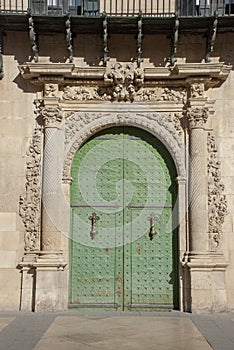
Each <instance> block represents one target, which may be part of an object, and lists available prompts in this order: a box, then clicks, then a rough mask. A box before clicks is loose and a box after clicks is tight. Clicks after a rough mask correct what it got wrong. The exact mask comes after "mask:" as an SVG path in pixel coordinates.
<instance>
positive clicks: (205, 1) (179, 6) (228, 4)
mask: <svg viewBox="0 0 234 350" xmlns="http://www.w3.org/2000/svg"><path fill="white" fill-rule="evenodd" d="M28 12H30V13H31V14H32V15H33V16H55V17H56V16H64V15H66V14H67V13H70V15H71V16H72V17H100V15H101V14H102V13H103V12H105V13H106V14H107V15H108V16H110V17H136V16H138V14H139V12H141V13H142V15H143V17H163V18H165V17H174V15H175V13H177V14H178V16H179V17H210V16H213V15H214V14H215V13H217V14H218V15H219V16H230V15H232V14H234V0H229V1H228V0H0V15H1V14H4V15H12V14H15V15H24V14H27V13H28Z"/></svg>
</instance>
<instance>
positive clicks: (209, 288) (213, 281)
mask: <svg viewBox="0 0 234 350" xmlns="http://www.w3.org/2000/svg"><path fill="white" fill-rule="evenodd" d="M189 260H190V261H189V262H188V263H187V266H188V268H189V270H190V293H191V309H190V310H189V311H191V312H194V313H201V312H225V311H227V309H226V302H227V300H226V287H225V271H226V268H227V263H226V261H225V259H224V257H223V254H222V253H211V252H208V253H207V254H206V255H203V256H201V255H200V254H199V255H197V256H196V254H193V255H192V256H189Z"/></svg>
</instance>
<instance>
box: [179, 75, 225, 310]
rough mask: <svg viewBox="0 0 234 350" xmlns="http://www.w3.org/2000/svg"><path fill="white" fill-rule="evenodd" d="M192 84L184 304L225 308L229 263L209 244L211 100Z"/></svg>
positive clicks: (200, 86)
mask: <svg viewBox="0 0 234 350" xmlns="http://www.w3.org/2000/svg"><path fill="white" fill-rule="evenodd" d="M190 84H191V85H190V97H189V100H188V108H187V118H188V122H189V130H190V139H189V147H190V154H189V156H190V160H189V164H190V172H189V177H190V181H189V253H188V256H187V263H185V273H186V274H187V280H188V283H189V285H188V289H187V290H188V295H187V301H188V302H186V305H185V308H186V311H192V312H213V311H225V307H226V290H225V269H226V266H227V263H226V262H225V259H224V257H223V254H222V252H212V251H211V250H210V244H209V225H208V214H209V213H208V151H207V137H208V132H207V130H206V123H207V120H208V116H209V107H208V106H209V105H211V103H210V102H209V101H207V98H205V97H204V83H202V82H201V81H199V82H191V81H190ZM189 291H190V293H189ZM189 294H190V296H189ZM189 299H190V300H189Z"/></svg>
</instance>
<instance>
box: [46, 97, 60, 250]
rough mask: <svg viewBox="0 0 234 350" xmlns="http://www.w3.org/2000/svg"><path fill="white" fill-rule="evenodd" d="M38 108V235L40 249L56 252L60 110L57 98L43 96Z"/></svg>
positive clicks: (58, 242)
mask: <svg viewBox="0 0 234 350" xmlns="http://www.w3.org/2000/svg"><path fill="white" fill-rule="evenodd" d="M44 103H45V106H44V108H43V109H42V111H41V115H42V117H43V121H44V152H43V168H42V179H43V182H42V236H41V250H42V252H44V253H46V252H48V253H49V255H53V252H54V253H57V252H58V251H59V250H60V249H61V247H60V241H61V237H60V232H59V228H58V227H57V226H58V222H59V193H60V191H59V187H61V167H60V158H61V156H60V154H59V150H60V147H59V146H60V145H59V142H60V140H59V138H60V133H59V127H60V123H61V121H62V111H61V109H60V108H59V107H58V101H57V99H53V100H49V101H46V100H45V102H44Z"/></svg>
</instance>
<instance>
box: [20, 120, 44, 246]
mask: <svg viewBox="0 0 234 350" xmlns="http://www.w3.org/2000/svg"><path fill="white" fill-rule="evenodd" d="M26 156H27V158H26V159H27V160H26V185H25V188H26V194H25V195H24V196H20V200H19V214H20V216H21V218H22V220H23V223H24V226H25V235H24V243H25V251H34V250H39V249H40V239H39V238H40V210H41V187H40V175H41V127H40V126H37V127H36V128H35V130H34V134H33V137H32V140H31V142H30V145H29V148H28V151H27V154H26Z"/></svg>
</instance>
